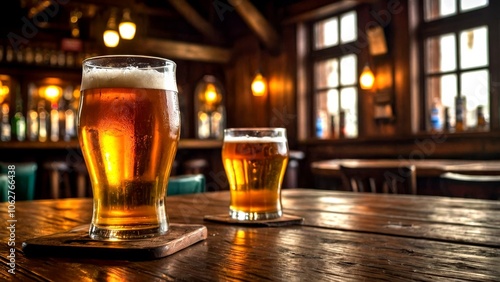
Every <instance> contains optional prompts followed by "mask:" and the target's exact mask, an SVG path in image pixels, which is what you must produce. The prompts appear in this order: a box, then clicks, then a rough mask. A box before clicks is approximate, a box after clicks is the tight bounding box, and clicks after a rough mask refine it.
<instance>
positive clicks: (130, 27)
mask: <svg viewBox="0 0 500 282" xmlns="http://www.w3.org/2000/svg"><path fill="white" fill-rule="evenodd" d="M118 30H119V31H120V36H121V37H122V38H123V39H125V40H132V39H134V36H135V31H136V25H135V23H134V22H133V21H132V18H131V17H130V9H125V10H123V17H122V21H121V22H120V25H119V27H118Z"/></svg>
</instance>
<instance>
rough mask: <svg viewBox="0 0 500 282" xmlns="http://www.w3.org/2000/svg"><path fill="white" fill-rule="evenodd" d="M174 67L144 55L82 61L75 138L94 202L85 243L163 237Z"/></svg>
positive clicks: (173, 127)
mask: <svg viewBox="0 0 500 282" xmlns="http://www.w3.org/2000/svg"><path fill="white" fill-rule="evenodd" d="M175 67H176V65H175V63H174V62H172V61H170V60H167V59H162V58H155V57H145V56H125V55H123V56H122V55H120V56H102V57H94V58H89V59H87V60H85V61H84V62H83V76H82V85H81V95H80V108H79V111H78V139H79V142H80V146H81V149H82V152H83V156H84V159H85V163H86V165H87V169H88V172H89V176H90V181H91V184H92V192H93V196H94V199H93V200H94V203H93V204H94V208H93V216H92V223H91V224H90V230H89V235H90V238H92V239H95V240H128V239H138V238H149V237H154V236H159V235H162V234H165V233H166V232H167V231H168V219H167V215H166V211H165V196H166V189H167V184H168V178H169V176H170V170H171V168H172V164H173V161H174V158H175V154H176V151H177V143H178V141H179V133H180V112H179V102H178V98H177V86H176V82H175Z"/></svg>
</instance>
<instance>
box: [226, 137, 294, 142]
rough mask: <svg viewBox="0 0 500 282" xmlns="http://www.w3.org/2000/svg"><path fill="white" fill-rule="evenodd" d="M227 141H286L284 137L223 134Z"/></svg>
mask: <svg viewBox="0 0 500 282" xmlns="http://www.w3.org/2000/svg"><path fill="white" fill-rule="evenodd" d="M224 142H227V143H229V142H230V143H283V142H287V139H286V137H283V136H280V137H250V136H238V137H234V136H224Z"/></svg>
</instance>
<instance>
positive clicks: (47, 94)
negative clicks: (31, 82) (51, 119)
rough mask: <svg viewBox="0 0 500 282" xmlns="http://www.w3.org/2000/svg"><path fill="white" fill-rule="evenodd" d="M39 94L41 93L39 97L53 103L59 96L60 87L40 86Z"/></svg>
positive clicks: (60, 92)
mask: <svg viewBox="0 0 500 282" xmlns="http://www.w3.org/2000/svg"><path fill="white" fill-rule="evenodd" d="M40 94H42V95H40V96H41V97H43V98H45V99H47V100H49V101H51V102H53V103H54V102H57V100H59V97H61V94H62V88H61V87H59V86H56V85H47V86H44V87H42V88H40Z"/></svg>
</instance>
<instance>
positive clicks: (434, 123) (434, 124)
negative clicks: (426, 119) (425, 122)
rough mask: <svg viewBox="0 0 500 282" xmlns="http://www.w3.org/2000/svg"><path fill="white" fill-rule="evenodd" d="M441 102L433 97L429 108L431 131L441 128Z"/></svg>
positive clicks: (437, 130)
mask: <svg viewBox="0 0 500 282" xmlns="http://www.w3.org/2000/svg"><path fill="white" fill-rule="evenodd" d="M441 111H442V107H441V103H440V102H439V99H437V98H434V100H433V101H432V105H431V110H430V120H431V131H433V132H439V131H442V130H443V119H442V118H441Z"/></svg>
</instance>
